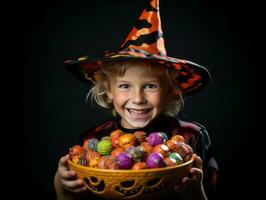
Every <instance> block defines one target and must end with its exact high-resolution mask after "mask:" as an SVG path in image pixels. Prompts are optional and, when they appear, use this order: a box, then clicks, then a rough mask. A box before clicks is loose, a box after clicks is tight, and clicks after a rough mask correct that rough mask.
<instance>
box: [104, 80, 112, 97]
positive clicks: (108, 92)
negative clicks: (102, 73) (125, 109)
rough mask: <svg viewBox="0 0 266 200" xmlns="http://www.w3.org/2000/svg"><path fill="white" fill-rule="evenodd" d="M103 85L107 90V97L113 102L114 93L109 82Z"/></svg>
mask: <svg viewBox="0 0 266 200" xmlns="http://www.w3.org/2000/svg"><path fill="white" fill-rule="evenodd" d="M103 84H104V87H105V89H106V95H107V97H108V98H109V99H110V100H112V99H113V93H112V91H111V90H110V86H109V84H108V83H107V82H104V83H103Z"/></svg>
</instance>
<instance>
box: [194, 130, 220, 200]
mask: <svg viewBox="0 0 266 200" xmlns="http://www.w3.org/2000/svg"><path fill="white" fill-rule="evenodd" d="M200 127H201V129H200V131H199V134H198V135H197V138H196V140H195V144H194V148H195V149H196V152H197V154H198V156H200V157H201V159H202V161H203V172H204V179H203V184H204V188H205V192H206V194H207V196H208V198H209V199H213V198H214V196H215V191H216V184H217V175H218V170H219V168H218V164H217V161H216V159H215V154H214V149H213V146H212V144H211V140H210V137H209V134H208V132H207V130H206V128H204V127H203V126H200Z"/></svg>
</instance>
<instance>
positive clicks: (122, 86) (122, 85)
mask: <svg viewBox="0 0 266 200" xmlns="http://www.w3.org/2000/svg"><path fill="white" fill-rule="evenodd" d="M118 87H119V88H121V89H128V88H129V87H130V85H129V84H121V85H118Z"/></svg>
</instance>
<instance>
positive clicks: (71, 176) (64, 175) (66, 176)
mask: <svg viewBox="0 0 266 200" xmlns="http://www.w3.org/2000/svg"><path fill="white" fill-rule="evenodd" d="M60 174H61V177H62V178H63V179H66V180H71V179H75V178H76V177H77V174H76V172H75V171H72V170H71V171H65V170H62V171H60Z"/></svg>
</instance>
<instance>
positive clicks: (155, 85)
mask: <svg viewBox="0 0 266 200" xmlns="http://www.w3.org/2000/svg"><path fill="white" fill-rule="evenodd" d="M145 88H146V89H157V88H158V85H157V84H155V83H148V84H146V85H145Z"/></svg>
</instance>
